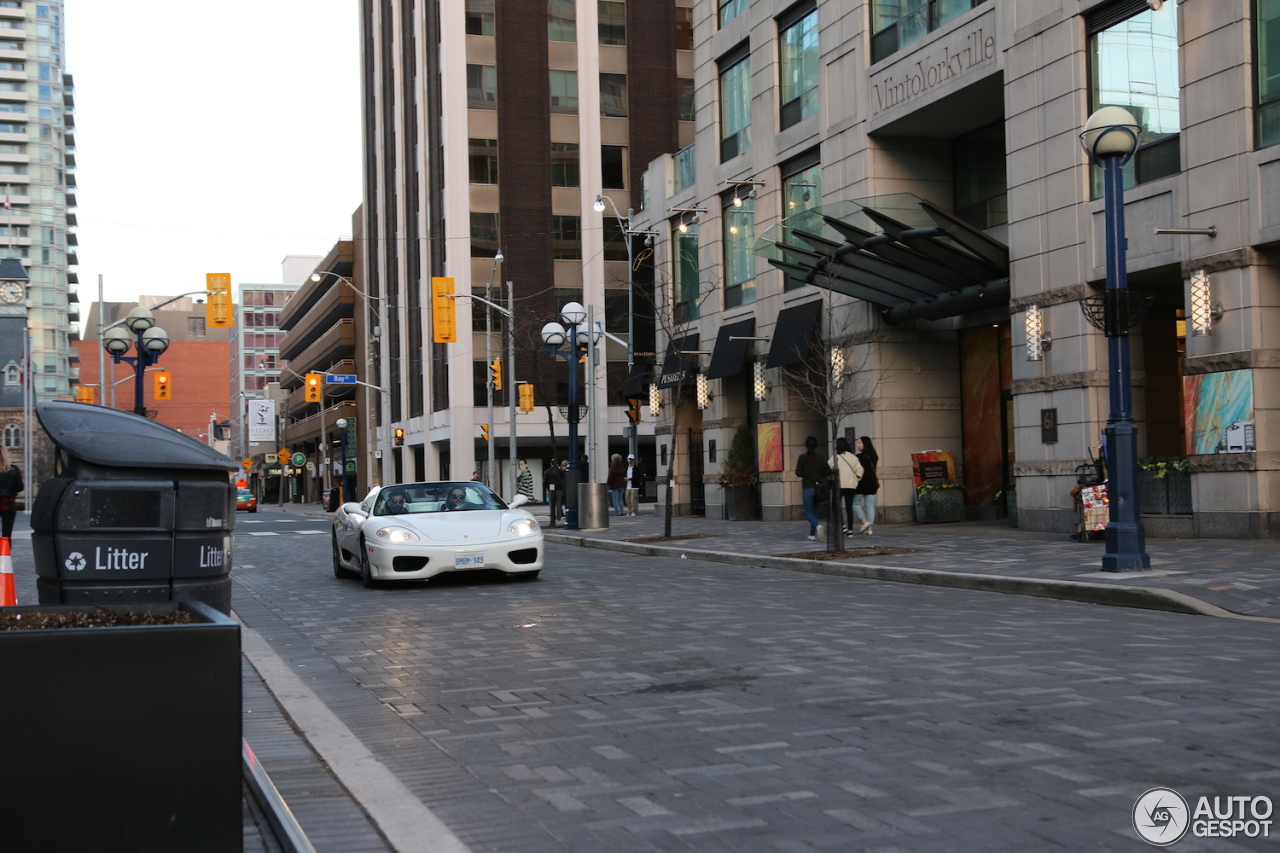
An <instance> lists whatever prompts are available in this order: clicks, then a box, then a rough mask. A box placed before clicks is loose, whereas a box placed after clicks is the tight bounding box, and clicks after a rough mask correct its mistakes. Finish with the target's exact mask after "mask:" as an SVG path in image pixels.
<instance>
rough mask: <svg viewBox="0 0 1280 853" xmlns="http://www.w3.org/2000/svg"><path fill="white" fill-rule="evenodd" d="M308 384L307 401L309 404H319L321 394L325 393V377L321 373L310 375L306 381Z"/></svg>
mask: <svg viewBox="0 0 1280 853" xmlns="http://www.w3.org/2000/svg"><path fill="white" fill-rule="evenodd" d="M305 384H306V389H307V391H306V395H307V396H306V401H307V402H308V403H319V402H320V400H321V396H320V395H321V394H322V393H323V391H324V376H323V375H321V374H319V373H308V374H307V377H306V379H305Z"/></svg>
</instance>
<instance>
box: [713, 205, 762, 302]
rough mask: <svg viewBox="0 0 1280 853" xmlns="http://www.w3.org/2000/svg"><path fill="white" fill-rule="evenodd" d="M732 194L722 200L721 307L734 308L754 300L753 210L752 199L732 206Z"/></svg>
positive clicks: (754, 219) (754, 208) (754, 233)
mask: <svg viewBox="0 0 1280 853" xmlns="http://www.w3.org/2000/svg"><path fill="white" fill-rule="evenodd" d="M733 198H734V196H733V195H732V194H731V195H729V196H728V197H727V198H725V199H722V200H723V201H724V207H723V208H722V211H721V212H722V214H723V215H722V216H721V221H722V223H723V225H724V235H723V237H724V307H725V308H736V307H737V306H739V305H749V304H750V303H752V302H755V301H756V255H755V248H756V207H755V199H752V198H744V199H742V206H741V207H736V206H734V204H733Z"/></svg>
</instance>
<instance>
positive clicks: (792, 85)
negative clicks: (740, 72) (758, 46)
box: [778, 6, 818, 130]
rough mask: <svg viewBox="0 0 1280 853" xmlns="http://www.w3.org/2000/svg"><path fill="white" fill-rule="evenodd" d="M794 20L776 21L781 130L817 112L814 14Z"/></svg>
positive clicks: (803, 14)
mask: <svg viewBox="0 0 1280 853" xmlns="http://www.w3.org/2000/svg"><path fill="white" fill-rule="evenodd" d="M800 8H801V9H803V8H804V7H803V6H802V7H800ZM795 18H796V14H791V15H788V16H787V18H785V19H780V20H779V21H778V52H779V57H780V63H779V73H780V74H781V76H782V80H781V88H782V115H781V127H782V129H783V130H786V129H787V128H788V127H791V125H793V124H796V123H797V122H799V121H800V120H801V119H804V118H808V117H809V116H811V115H816V114H817V112H818V10H817V9H812V8H811V9H809V11H808V12H801V13H799V19H798V20H794V19H795Z"/></svg>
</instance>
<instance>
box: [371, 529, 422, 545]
mask: <svg viewBox="0 0 1280 853" xmlns="http://www.w3.org/2000/svg"><path fill="white" fill-rule="evenodd" d="M374 535H375V536H377V537H378V538H379V539H385V540H387V541H388V542H417V541H418V534H416V533H414V532H413V531H412V530H406V529H405V528H403V527H380V528H378V532H377V533H376V534H374Z"/></svg>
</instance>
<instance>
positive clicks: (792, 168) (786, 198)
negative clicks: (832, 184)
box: [782, 150, 825, 290]
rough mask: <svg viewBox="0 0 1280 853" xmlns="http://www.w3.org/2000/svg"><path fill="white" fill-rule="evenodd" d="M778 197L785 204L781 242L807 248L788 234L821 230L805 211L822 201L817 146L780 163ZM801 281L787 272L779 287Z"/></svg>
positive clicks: (817, 218)
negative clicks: (784, 226)
mask: <svg viewBox="0 0 1280 853" xmlns="http://www.w3.org/2000/svg"><path fill="white" fill-rule="evenodd" d="M782 200H783V201H782V203H783V204H784V205H785V206H786V209H785V210H784V211H783V217H784V218H785V219H786V223H787V226H788V227H787V229H786V231H785V232H784V237H783V242H785V243H790V244H792V245H796V246H800V247H801V248H805V249H808V248H811V247H810V246H809V244H808V243H806V242H804V240H803V239H801V238H799V237H795V236H792V234H791V231H792V229H794V228H798V229H800V230H802V231H809V232H812V233H815V234H821V233H822V230H823V228H824V227H825V223H824V222H823V221H822V218H821V217H820V216H819V215H818V214H817V213H809V214H806V211H809V210H813V209H814V208H817V207H820V206H821V205H822V164H821V163H820V162H819V161H818V151H817V150H814V151H812V152H811V153H809V154H802V155H801V156H799V157H796V158H795V159H793V160H791V161H790V162H788V163H786V164H784V165H783V166H782ZM803 285H804V282H802V281H800V280H799V279H795V278H792V277H791V276H787V277H786V278H785V280H784V284H783V287H784V288H785V289H786V290H794V289H796V288H797V287H802V286H803Z"/></svg>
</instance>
